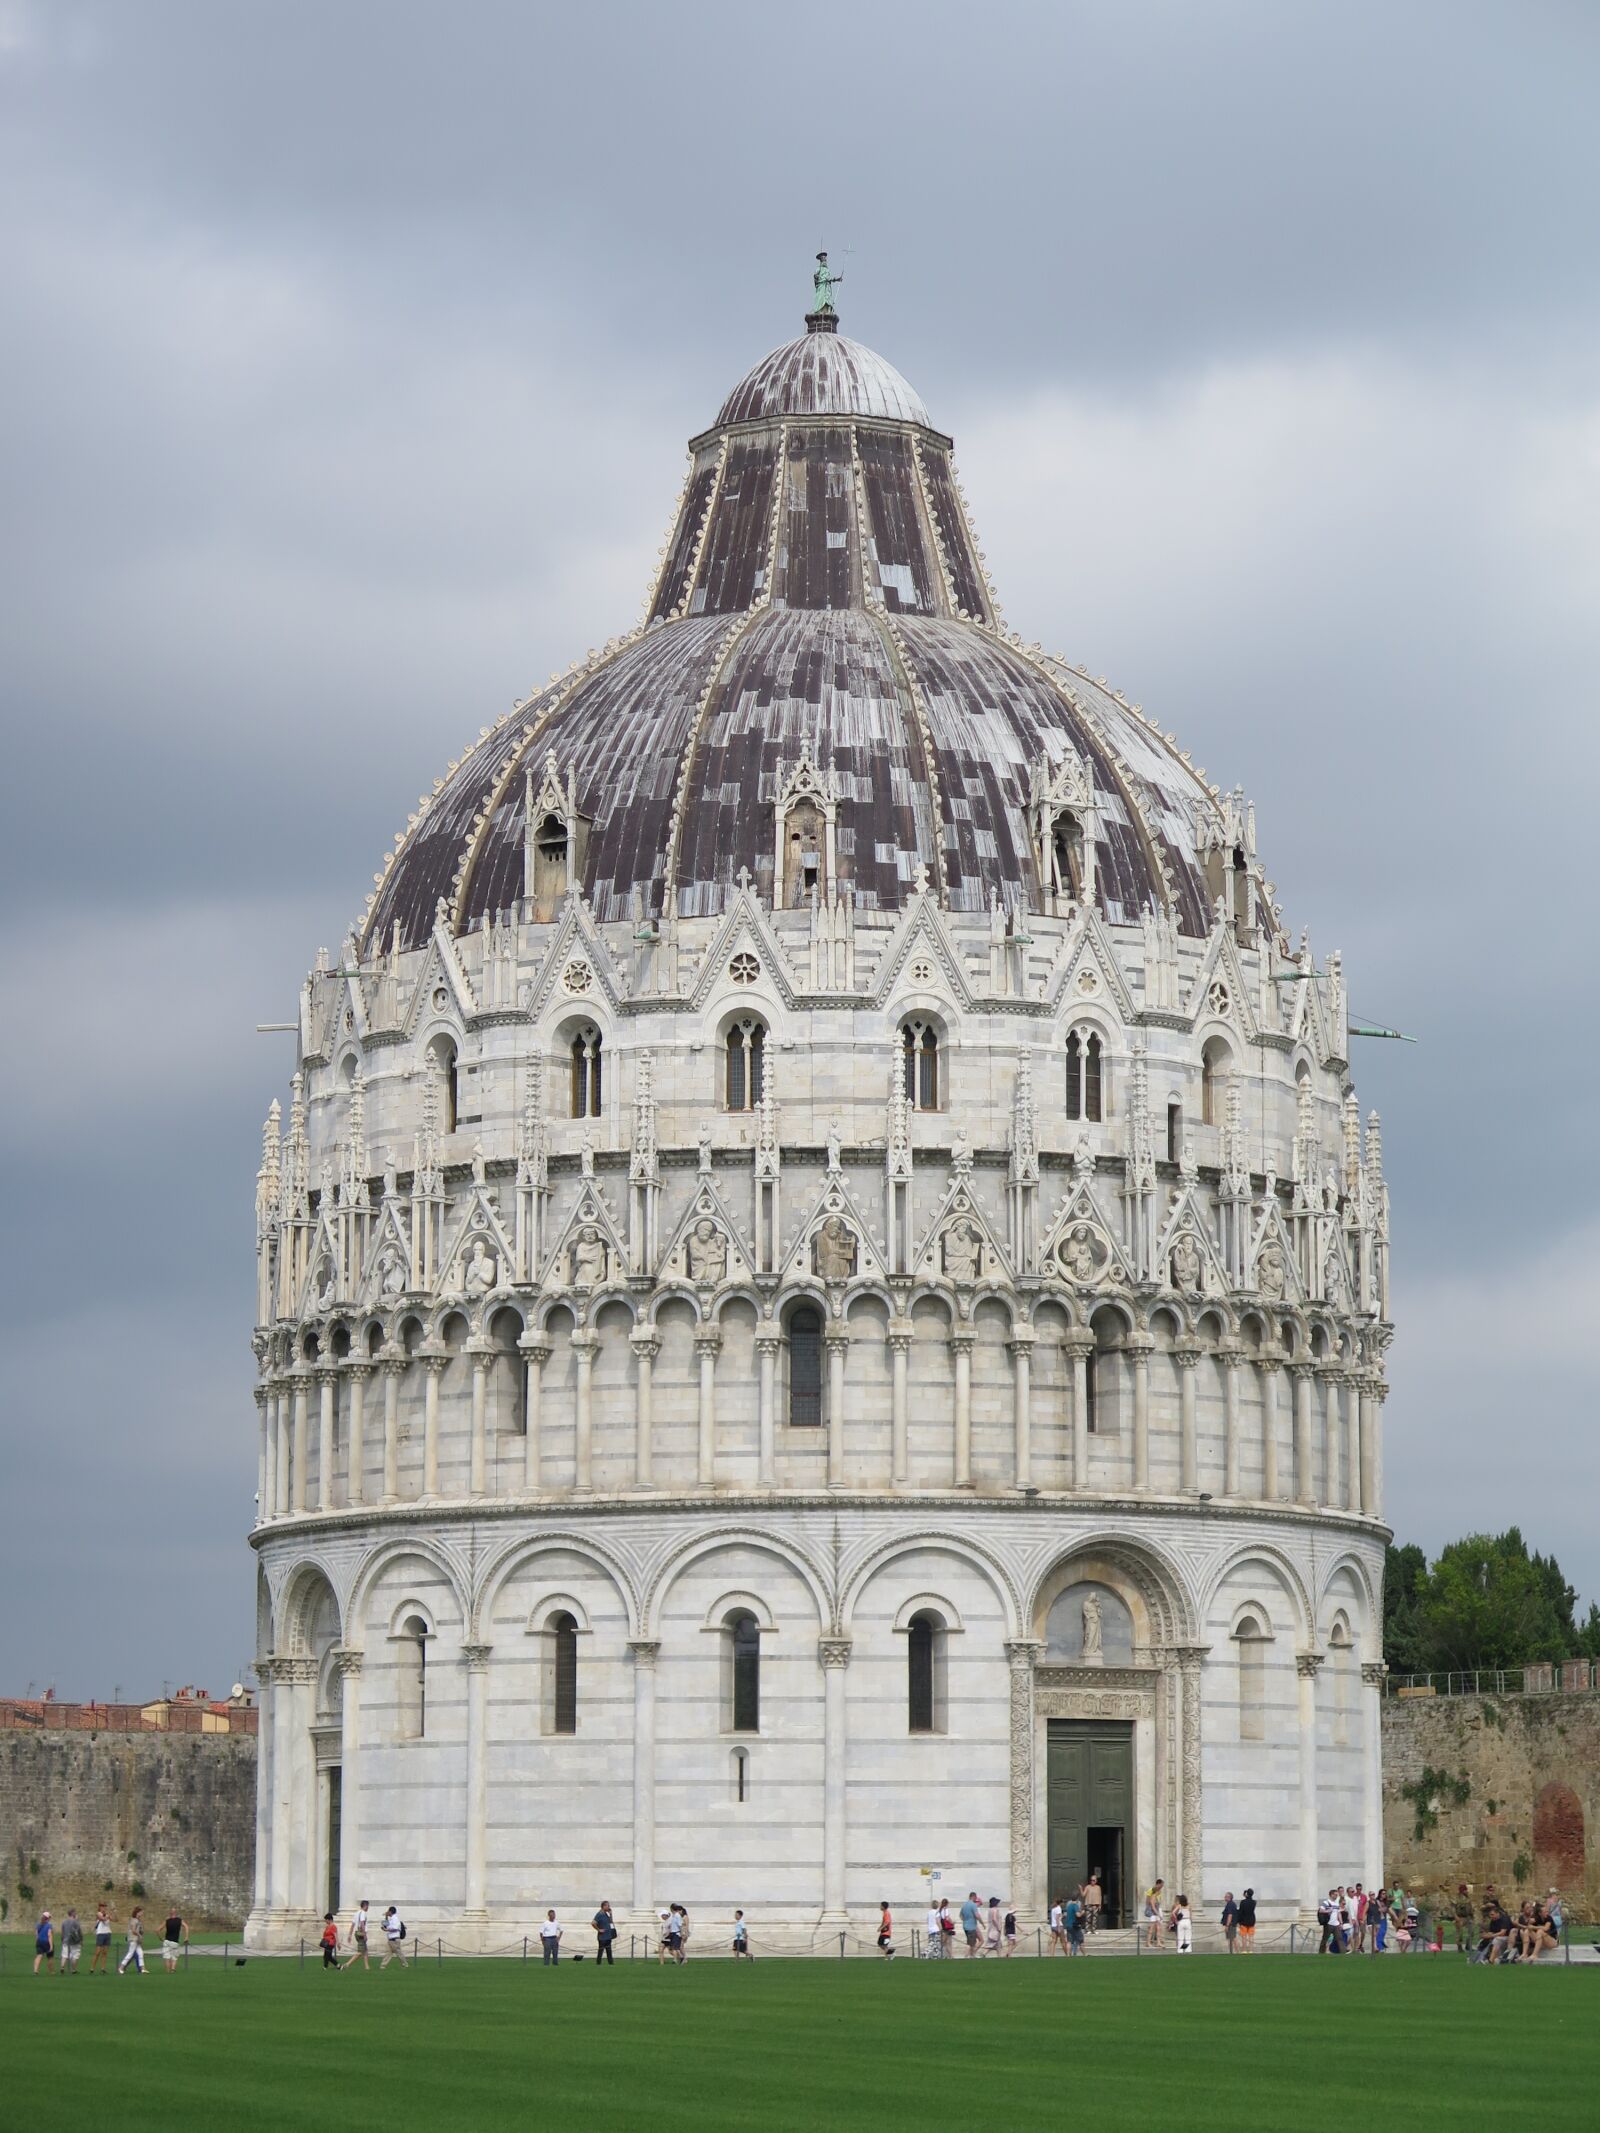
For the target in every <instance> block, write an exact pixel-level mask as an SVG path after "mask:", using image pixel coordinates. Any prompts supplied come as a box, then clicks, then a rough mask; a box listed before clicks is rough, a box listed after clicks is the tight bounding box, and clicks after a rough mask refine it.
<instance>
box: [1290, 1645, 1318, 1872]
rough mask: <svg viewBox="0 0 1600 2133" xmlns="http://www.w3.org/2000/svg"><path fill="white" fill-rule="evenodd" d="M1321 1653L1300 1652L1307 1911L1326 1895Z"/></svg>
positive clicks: (1297, 1664)
mask: <svg viewBox="0 0 1600 2133" xmlns="http://www.w3.org/2000/svg"><path fill="white" fill-rule="evenodd" d="M1322 1660H1323V1654H1322V1653H1321V1652H1296V1653H1295V1655H1294V1663H1295V1670H1296V1672H1297V1674H1298V1675H1299V1683H1298V1686H1299V1691H1300V1887H1299V1889H1298V1890H1297V1891H1296V1901H1297V1903H1298V1905H1299V1907H1300V1908H1301V1909H1302V1910H1304V1909H1305V1907H1306V1906H1307V1905H1308V1904H1311V1905H1314V1904H1315V1903H1316V1901H1317V1898H1318V1896H1319V1895H1320V1894H1321V1892H1322V1876H1321V1866H1320V1863H1319V1859H1318V1851H1319V1839H1318V1834H1317V1673H1318V1670H1319V1669H1320V1667H1321V1665H1322Z"/></svg>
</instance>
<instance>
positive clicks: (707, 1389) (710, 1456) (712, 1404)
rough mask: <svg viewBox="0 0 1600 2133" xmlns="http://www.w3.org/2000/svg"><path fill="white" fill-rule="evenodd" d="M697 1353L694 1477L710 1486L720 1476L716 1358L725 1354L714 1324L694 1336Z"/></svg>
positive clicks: (701, 1329)
mask: <svg viewBox="0 0 1600 2133" xmlns="http://www.w3.org/2000/svg"><path fill="white" fill-rule="evenodd" d="M694 1352H695V1354H696V1355H697V1356H698V1357H699V1359H700V1409H699V1425H700V1426H699V1455H698V1458H697V1461H696V1467H695V1478H696V1479H697V1480H698V1482H699V1484H700V1486H701V1488H703V1489H709V1488H710V1487H711V1486H712V1485H713V1483H714V1482H715V1481H716V1478H717V1357H718V1356H719V1355H720V1354H721V1353H722V1335H721V1334H720V1333H719V1332H718V1331H717V1329H716V1327H715V1326H702V1327H700V1328H699V1329H698V1330H697V1332H696V1333H695V1336H694Z"/></svg>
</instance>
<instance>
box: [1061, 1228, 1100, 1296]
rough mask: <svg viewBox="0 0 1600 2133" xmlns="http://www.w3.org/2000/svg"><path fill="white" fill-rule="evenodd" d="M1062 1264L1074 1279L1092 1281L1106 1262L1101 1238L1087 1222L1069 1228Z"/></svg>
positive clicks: (1063, 1247)
mask: <svg viewBox="0 0 1600 2133" xmlns="http://www.w3.org/2000/svg"><path fill="white" fill-rule="evenodd" d="M1060 1256H1061V1264H1062V1266H1063V1267H1064V1268H1065V1269H1066V1271H1067V1274H1068V1275H1069V1276H1070V1278H1071V1279H1072V1280H1073V1281H1080V1282H1091V1281H1094V1280H1096V1279H1097V1278H1098V1276H1099V1273H1100V1269H1101V1267H1102V1266H1103V1265H1104V1263H1105V1253H1104V1251H1103V1249H1102V1247H1101V1244H1100V1240H1099V1238H1098V1237H1097V1236H1096V1235H1095V1233H1094V1231H1093V1230H1092V1229H1090V1227H1089V1225H1088V1224H1087V1223H1086V1222H1080V1223H1079V1224H1078V1225H1077V1227H1076V1228H1075V1229H1072V1230H1069V1231H1068V1232H1067V1235H1066V1236H1065V1238H1064V1239H1063V1240H1062V1244H1061V1255H1060Z"/></svg>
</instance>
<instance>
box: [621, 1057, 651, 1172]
mask: <svg viewBox="0 0 1600 2133" xmlns="http://www.w3.org/2000/svg"><path fill="white" fill-rule="evenodd" d="M655 1063H656V1062H655V1054H654V1052H650V1051H645V1052H641V1053H640V1054H639V1078H638V1081H637V1083H636V1084H635V1087H634V1093H633V1148H632V1152H631V1155H630V1158H629V1163H628V1176H629V1178H630V1179H631V1181H632V1182H633V1183H634V1184H635V1185H653V1184H654V1183H655V1182H656V1099H655V1091H654V1088H653V1086H652V1083H653V1079H654V1075H655Z"/></svg>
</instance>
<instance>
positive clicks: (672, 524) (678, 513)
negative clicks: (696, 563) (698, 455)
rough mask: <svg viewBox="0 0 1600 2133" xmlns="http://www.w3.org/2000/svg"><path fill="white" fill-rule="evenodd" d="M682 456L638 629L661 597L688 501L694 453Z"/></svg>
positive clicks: (692, 478)
mask: <svg viewBox="0 0 1600 2133" xmlns="http://www.w3.org/2000/svg"><path fill="white" fill-rule="evenodd" d="M684 456H685V459H686V461H687V464H686V466H685V468H684V474H683V480H682V481H681V482H680V483H679V484H678V500H677V502H676V503H675V504H674V505H673V507H672V515H671V517H670V518H669V519H668V520H667V537H666V539H665V540H664V541H663V542H662V544H661V546H660V547H659V548H658V549H657V550H656V574H655V576H654V577H653V578H652V579H651V580H650V583H649V584H648V585H647V586H646V587H645V594H644V612H643V613H642V614H641V615H640V617H639V621H638V624H637V627H638V628H640V629H647V628H648V627H649V623H650V617H651V615H652V614H654V612H655V605H656V602H657V601H658V600H659V599H660V597H661V588H662V586H663V584H664V583H665V582H666V576H667V566H668V564H669V563H670V562H671V560H672V536H673V535H674V534H675V533H676V532H677V530H678V521H679V519H681V518H682V516H683V507H684V505H685V504H686V503H687V502H688V501H689V485H690V483H691V482H692V481H693V480H694V458H695V455H694V454H693V452H688V453H686V454H685V455H684Z"/></svg>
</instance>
